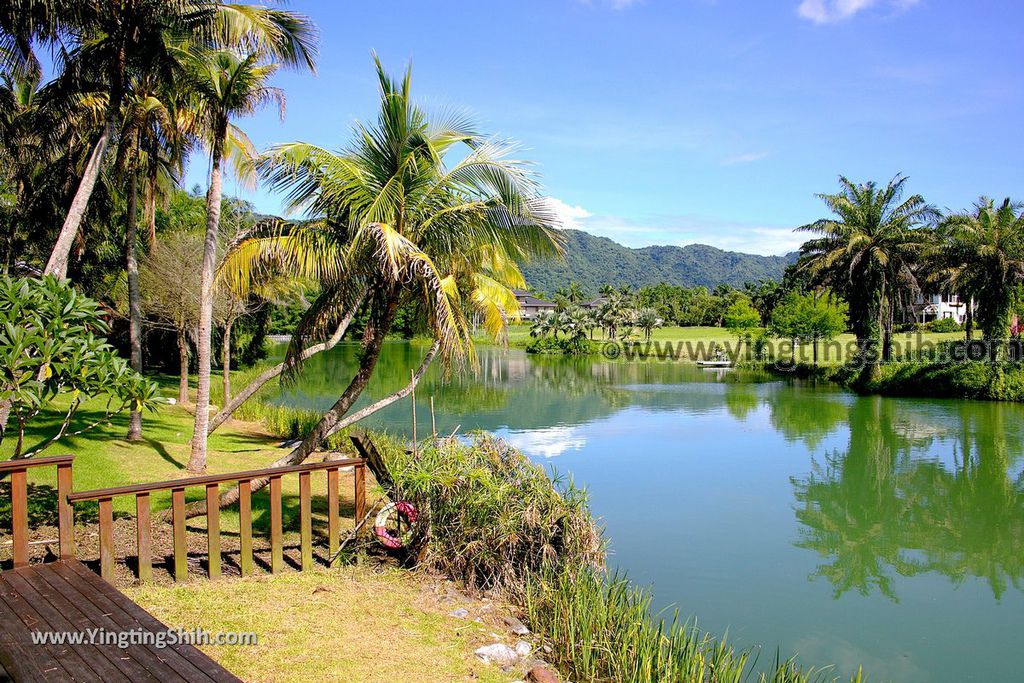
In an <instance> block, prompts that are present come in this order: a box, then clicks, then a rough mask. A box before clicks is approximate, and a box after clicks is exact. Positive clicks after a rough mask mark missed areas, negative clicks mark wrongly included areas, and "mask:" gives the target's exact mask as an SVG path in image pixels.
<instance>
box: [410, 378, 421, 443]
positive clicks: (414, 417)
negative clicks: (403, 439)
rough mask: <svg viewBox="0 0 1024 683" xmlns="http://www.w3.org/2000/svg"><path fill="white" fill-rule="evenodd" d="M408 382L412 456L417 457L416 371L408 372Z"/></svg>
mask: <svg viewBox="0 0 1024 683" xmlns="http://www.w3.org/2000/svg"><path fill="white" fill-rule="evenodd" d="M409 381H410V382H411V383H412V394H411V395H412V454H413V457H415V456H417V455H418V452H417V451H418V449H419V446H418V445H417V444H416V371H415V370H410V371H409Z"/></svg>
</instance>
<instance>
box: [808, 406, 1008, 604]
mask: <svg viewBox="0 0 1024 683" xmlns="http://www.w3.org/2000/svg"><path fill="white" fill-rule="evenodd" d="M1011 409H1015V407H1012V406H1002V405H998V404H986V405H984V407H983V408H981V407H979V406H976V405H973V404H961V405H960V406H959V407H958V408H957V409H954V408H952V407H951V408H950V410H951V414H950V415H949V417H953V418H958V419H954V420H953V424H936V423H934V422H931V421H928V420H926V419H922V416H920V415H914V414H913V413H912V412H911V411H908V410H905V409H901V407H900V403H899V402H897V401H892V400H886V399H882V398H879V397H869V398H862V399H858V400H857V401H855V402H853V403H852V404H851V405H850V406H849V408H848V416H847V418H846V420H847V423H848V427H849V443H848V446H847V447H846V448H845V449H843V450H836V451H833V452H831V453H829V454H828V455H827V456H826V457H825V458H824V460H823V461H820V462H819V461H817V460H816V461H815V463H814V467H813V470H812V471H811V473H810V474H808V475H806V476H802V477H793V478H792V482H793V487H794V495H795V497H796V500H797V501H798V503H799V505H798V507H797V511H796V515H797V518H798V519H799V520H800V522H801V524H802V525H803V528H802V529H801V532H800V541H799V542H798V546H799V547H801V548H806V549H808V550H813V551H815V552H816V553H818V554H819V555H820V556H822V557H824V558H827V559H826V561H825V562H824V563H822V564H821V565H820V566H819V567H818V569H817V571H816V572H815V575H816V576H821V577H825V578H826V579H828V581H829V582H831V584H832V586H833V589H834V596H835V597H836V598H838V597H840V596H841V595H843V594H844V593H846V592H848V591H851V590H853V591H857V592H858V593H860V594H862V595H867V594H869V593H870V592H871V591H872V590H878V591H879V592H881V593H882V594H883V595H886V596H887V597H889V598H890V599H892V600H897V599H898V596H897V594H896V591H895V589H894V582H893V577H894V575H900V576H907V577H911V576H916V575H919V574H923V573H927V572H937V573H939V574H941V575H943V576H945V577H947V578H949V579H950V581H952V582H953V584H955V585H958V584H961V583H963V582H964V580H965V579H967V578H968V577H976V578H979V579H982V580H984V581H985V583H986V584H987V585H988V587H989V588H990V590H991V591H992V594H993V596H994V597H995V598H996V599H997V600H998V599H999V598H1001V597H1002V596H1003V594H1004V593H1005V592H1006V590H1007V589H1008V587H1009V586H1013V587H1015V588H1017V590H1020V589H1021V580H1022V577H1024V475H1021V474H1020V473H1019V472H1018V473H1017V474H1016V475H1015V474H1014V470H1013V468H1012V465H1013V462H1012V459H1011V456H1010V453H1011V450H1012V451H1013V452H1014V453H1015V454H1019V453H1020V441H1019V438H1020V435H1019V433H1011V432H1009V431H1008V430H1007V425H1006V423H1005V414H1006V412H1007V410H1011ZM936 441H938V442H941V443H942V444H943V445H947V446H951V447H952V448H951V455H952V457H950V458H948V459H946V460H943V459H940V458H933V457H919V456H920V455H921V454H922V453H924V454H927V453H928V452H929V449H930V446H932V445H933V444H934V442H936Z"/></svg>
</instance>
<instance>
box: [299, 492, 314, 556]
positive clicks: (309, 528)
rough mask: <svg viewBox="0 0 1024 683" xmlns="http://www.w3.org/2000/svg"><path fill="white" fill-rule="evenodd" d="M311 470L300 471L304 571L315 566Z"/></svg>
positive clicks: (300, 518) (300, 533) (301, 536)
mask: <svg viewBox="0 0 1024 683" xmlns="http://www.w3.org/2000/svg"><path fill="white" fill-rule="evenodd" d="M309 479H310V474H309V472H299V537H300V539H301V546H302V571H307V570H309V569H311V568H312V567H313V519H312V514H313V510H312V507H311V504H310V491H309Z"/></svg>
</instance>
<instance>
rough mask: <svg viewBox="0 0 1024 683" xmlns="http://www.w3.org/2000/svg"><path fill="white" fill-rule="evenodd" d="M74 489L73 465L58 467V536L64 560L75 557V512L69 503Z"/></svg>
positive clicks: (67, 464) (60, 465) (63, 464)
mask: <svg viewBox="0 0 1024 683" xmlns="http://www.w3.org/2000/svg"><path fill="white" fill-rule="evenodd" d="M73 487H74V485H73V483H72V476H71V463H70V462H68V463H62V464H59V465H57V529H58V532H57V534H58V543H59V544H60V558H61V559H62V560H63V559H66V558H69V557H74V556H75V510H74V508H72V507H71V503H69V502H68V494H70V493H71V491H72V490H73Z"/></svg>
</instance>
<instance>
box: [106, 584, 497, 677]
mask: <svg viewBox="0 0 1024 683" xmlns="http://www.w3.org/2000/svg"><path fill="white" fill-rule="evenodd" d="M125 593H127V595H128V596H129V597H130V598H132V599H133V600H135V601H136V602H138V603H139V604H140V605H142V606H143V607H145V608H146V609H147V610H149V611H150V612H152V613H153V614H154V615H155V616H156V617H157V618H159V619H160V620H161V621H163V622H164V623H166V624H168V625H169V626H170V627H172V628H183V629H186V630H190V629H194V628H202V629H204V630H205V631H207V632H217V631H220V632H227V631H241V632H254V633H256V634H257V636H258V638H259V643H258V645H255V646H212V645H209V646H200V649H201V650H203V651H204V652H206V653H207V654H209V655H210V656H211V657H213V658H214V659H215V660H217V661H218V662H219V663H220V664H221V665H223V666H224V667H225V668H227V669H228V670H229V671H231V672H232V673H234V674H235V675H237V676H239V677H240V678H242V679H243V680H248V681H278V682H282V683H283V682H285V681H311V680H314V681H363V682H365V683H377V682H379V683H391V682H392V681H483V682H485V683H497V682H498V681H501V682H503V683H505V682H507V681H508V680H510V677H509V675H508V674H502V673H501V672H500V671H499V670H498V669H497V668H496V667H493V666H490V665H486V664H483V663H482V662H480V661H479V660H477V659H476V658H475V656H474V655H473V650H474V649H475V648H476V647H479V646H480V645H484V644H487V643H491V642H494V639H493V638H490V637H488V634H489V632H490V630H491V629H490V628H488V627H487V626H485V625H484V624H480V623H476V622H473V621H468V620H462V619H457V618H454V617H450V616H448V613H449V612H450V611H451V610H452V609H454V607H455V606H457V605H451V604H445V603H444V602H443V601H442V600H440V599H439V598H438V597H437V596H436V595H435V594H434V592H433V590H432V586H431V584H429V583H428V582H427V580H425V579H424V578H423V577H420V576H418V575H416V574H411V573H409V572H406V571H403V570H399V569H383V570H381V569H371V568H369V567H360V566H348V567H343V568H341V569H337V570H326V569H324V570H315V571H312V572H290V573H285V574H283V575H280V576H276V577H272V578H271V577H265V576H262V577H254V578H247V579H225V580H221V581H216V582H210V581H204V582H197V583H190V584H187V585H184V586H171V587H167V586H143V587H132V588H128V589H126V590H125ZM470 607H471V611H475V610H472V606H470Z"/></svg>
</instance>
